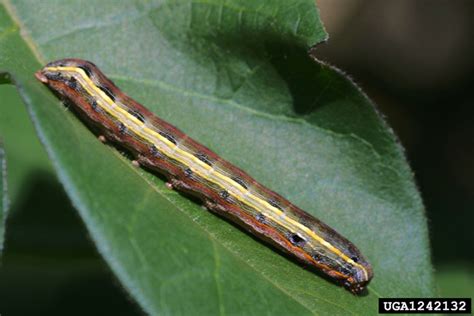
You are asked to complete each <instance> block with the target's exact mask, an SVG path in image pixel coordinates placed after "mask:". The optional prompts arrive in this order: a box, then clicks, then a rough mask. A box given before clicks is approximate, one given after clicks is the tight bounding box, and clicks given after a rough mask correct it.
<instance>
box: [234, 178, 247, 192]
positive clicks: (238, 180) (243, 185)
mask: <svg viewBox="0 0 474 316" xmlns="http://www.w3.org/2000/svg"><path fill="white" fill-rule="evenodd" d="M232 180H234V181H235V182H237V183H238V184H240V186H241V187H242V188H244V189H248V187H247V185H246V184H245V182H244V180H242V178H239V177H232Z"/></svg>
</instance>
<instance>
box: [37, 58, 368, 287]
mask: <svg viewBox="0 0 474 316" xmlns="http://www.w3.org/2000/svg"><path fill="white" fill-rule="evenodd" d="M35 76H36V78H37V79H38V80H39V81H41V82H42V83H44V84H46V85H47V86H48V87H49V88H50V89H51V90H52V91H53V92H54V93H55V94H57V95H59V96H60V97H61V98H63V99H65V100H67V101H69V103H70V104H72V106H73V109H74V110H75V112H76V113H77V114H78V115H79V116H80V117H81V118H82V120H83V121H84V122H85V123H86V124H88V125H89V126H90V127H91V128H92V129H93V130H94V131H96V132H97V133H98V134H99V135H100V136H99V139H101V140H102V141H104V140H107V141H110V142H111V143H114V144H116V145H118V146H120V147H123V148H125V149H126V150H128V151H129V152H130V153H131V154H132V155H133V157H135V159H136V160H134V163H135V164H137V165H139V166H142V167H144V168H147V169H150V170H152V171H154V172H157V173H159V174H162V175H164V176H165V177H166V178H167V180H168V183H167V185H168V186H169V187H171V188H173V189H176V190H179V191H182V192H186V193H188V194H191V195H193V196H196V197H198V198H199V199H200V200H202V202H203V204H204V206H205V207H206V208H207V209H209V210H210V211H212V212H215V213H217V214H219V215H221V216H223V217H225V218H228V219H229V220H231V221H232V222H234V223H236V224H237V225H240V226H241V227H243V228H244V229H246V230H248V231H249V232H251V233H252V234H254V235H255V236H257V237H259V238H261V239H263V240H264V241H266V242H268V243H270V244H272V245H273V246H275V247H276V248H278V249H280V250H283V251H284V252H286V253H289V254H291V255H292V256H294V257H296V258H297V259H298V260H299V261H301V262H303V263H304V264H307V265H309V266H311V267H314V268H316V269H317V270H319V271H322V272H323V273H325V274H326V275H328V276H329V277H330V278H332V279H334V280H335V281H337V282H338V283H340V284H342V285H344V286H345V287H346V288H347V289H348V290H349V291H351V292H352V293H354V294H359V293H361V292H362V291H363V290H364V289H365V287H366V286H367V284H368V283H369V282H370V280H371V279H372V276H373V271H372V267H371V265H370V264H369V262H368V261H367V260H366V259H365V258H364V257H363V256H362V254H361V252H360V251H359V250H358V249H357V247H356V246H354V245H353V244H352V243H351V242H350V241H349V240H347V239H346V238H344V237H343V236H341V235H340V234H339V233H337V232H336V231H335V230H334V229H332V228H331V227H329V226H328V225H326V224H324V223H323V222H321V221H320V220H318V219H316V218H314V217H313V216H311V215H309V214H308V213H306V212H304V211H303V210H301V209H300V208H298V207H297V206H295V205H293V204H292V203H290V202H289V201H288V200H286V199H285V198H283V197H282V196H280V195H279V194H277V193H275V192H273V191H271V190H269V189H268V188H266V187H265V186H263V185H262V184H260V183H258V182H257V181H256V180H254V179H253V178H252V177H250V176H249V175H248V174H247V173H245V172H244V171H243V170H241V169H239V168H237V167H235V166H234V165H232V164H231V163H229V162H227V161H226V160H224V159H222V158H221V157H219V156H218V155H217V154H215V153H214V152H212V151H211V150H210V149H208V148H207V147H205V146H203V145H201V144H200V143H198V142H197V141H195V140H193V139H192V138H190V137H189V136H188V135H186V134H184V133H183V132H181V131H180V130H179V129H177V128H176V127H174V126H172V125H171V124H169V123H167V122H165V121H164V120H162V119H160V118H158V117H157V116H155V115H154V114H153V113H152V112H150V111H149V110H148V109H146V108H145V107H144V106H142V105H141V104H139V103H138V102H136V101H134V100H133V99H132V98H130V97H129V96H127V95H126V94H125V93H123V92H122V91H121V90H120V89H119V88H118V87H117V86H116V85H115V84H114V83H113V82H112V81H111V80H109V79H108V78H107V77H106V76H105V75H104V74H103V73H102V72H101V71H100V70H99V68H97V67H96V66H95V65H94V64H93V63H91V62H88V61H85V60H81V59H72V58H70V59H61V60H57V61H53V62H50V63H48V64H47V65H46V66H44V67H43V68H42V69H41V70H39V71H37V72H36V73H35Z"/></svg>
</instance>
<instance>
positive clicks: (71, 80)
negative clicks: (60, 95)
mask: <svg viewBox="0 0 474 316" xmlns="http://www.w3.org/2000/svg"><path fill="white" fill-rule="evenodd" d="M67 85H68V86H69V87H70V88H72V89H76V88H77V80H76V78H74V77H71V78H69V80H68V81H67Z"/></svg>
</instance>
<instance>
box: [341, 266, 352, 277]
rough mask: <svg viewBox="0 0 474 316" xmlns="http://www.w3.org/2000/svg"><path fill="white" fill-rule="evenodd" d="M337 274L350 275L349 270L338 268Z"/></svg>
mask: <svg viewBox="0 0 474 316" xmlns="http://www.w3.org/2000/svg"><path fill="white" fill-rule="evenodd" d="M339 272H341V273H343V274H346V275H347V274H351V270H349V269H347V268H346V267H339Z"/></svg>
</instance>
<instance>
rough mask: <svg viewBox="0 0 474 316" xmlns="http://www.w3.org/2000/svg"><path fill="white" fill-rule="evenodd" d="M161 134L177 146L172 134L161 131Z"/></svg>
mask: <svg viewBox="0 0 474 316" xmlns="http://www.w3.org/2000/svg"><path fill="white" fill-rule="evenodd" d="M159 133H160V135H161V136H163V137H164V138H166V139H167V140H169V141H170V142H172V143H173V144H175V145H176V139H174V137H173V136H172V135H171V134H168V133H166V132H161V131H160V132H159Z"/></svg>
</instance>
